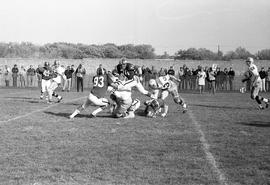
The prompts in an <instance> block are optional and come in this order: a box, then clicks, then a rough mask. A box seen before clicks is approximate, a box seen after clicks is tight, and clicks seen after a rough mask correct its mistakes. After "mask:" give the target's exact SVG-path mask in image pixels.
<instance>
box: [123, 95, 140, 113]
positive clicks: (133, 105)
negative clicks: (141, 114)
mask: <svg viewBox="0 0 270 185" xmlns="http://www.w3.org/2000/svg"><path fill="white" fill-rule="evenodd" d="M140 105H141V101H140V100H139V99H138V98H136V99H135V100H133V101H132V103H131V106H130V107H129V108H128V111H127V115H126V116H125V117H124V118H134V117H135V111H136V110H137V109H139V107H140Z"/></svg>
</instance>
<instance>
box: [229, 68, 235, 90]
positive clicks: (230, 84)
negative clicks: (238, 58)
mask: <svg viewBox="0 0 270 185" xmlns="http://www.w3.org/2000/svg"><path fill="white" fill-rule="evenodd" d="M228 76H229V86H230V91H232V90H233V81H234V77H235V72H234V70H233V69H232V67H230V69H229V72H228Z"/></svg>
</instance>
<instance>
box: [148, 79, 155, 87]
mask: <svg viewBox="0 0 270 185" xmlns="http://www.w3.org/2000/svg"><path fill="white" fill-rule="evenodd" d="M149 86H150V87H151V88H153V89H156V88H157V82H156V80H155V79H150V80H149Z"/></svg>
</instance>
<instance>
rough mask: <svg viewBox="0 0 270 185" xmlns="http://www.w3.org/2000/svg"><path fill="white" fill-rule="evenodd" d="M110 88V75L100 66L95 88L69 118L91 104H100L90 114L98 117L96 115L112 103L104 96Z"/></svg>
mask: <svg viewBox="0 0 270 185" xmlns="http://www.w3.org/2000/svg"><path fill="white" fill-rule="evenodd" d="M107 88H108V77H107V74H105V71H104V70H103V69H102V68H100V69H98V70H97V75H96V76H94V77H93V88H92V90H91V92H90V93H89V96H88V97H87V99H86V101H85V102H84V104H82V105H80V106H79V107H78V108H77V109H76V110H75V111H74V112H73V113H72V114H71V115H70V116H69V118H70V119H72V118H74V117H75V116H76V115H77V114H79V113H80V112H81V111H83V110H85V109H86V108H87V107H89V106H90V104H93V105H94V106H99V108H97V109H96V110H94V111H93V112H92V113H91V114H90V116H91V117H96V115H97V114H98V113H99V112H101V111H102V110H104V109H105V108H106V107H107V106H108V105H109V104H110V103H109V100H108V99H106V98H104V97H105V95H106V92H107Z"/></svg>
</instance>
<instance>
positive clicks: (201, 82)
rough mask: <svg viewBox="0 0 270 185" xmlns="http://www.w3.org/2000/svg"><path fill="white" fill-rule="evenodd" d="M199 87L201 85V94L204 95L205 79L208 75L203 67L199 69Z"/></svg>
mask: <svg viewBox="0 0 270 185" xmlns="http://www.w3.org/2000/svg"><path fill="white" fill-rule="evenodd" d="M198 68H199V71H198V74H197V76H198V85H199V90H200V94H203V91H204V86H205V78H206V73H205V72H204V70H203V68H202V67H201V66H199V67H198Z"/></svg>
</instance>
